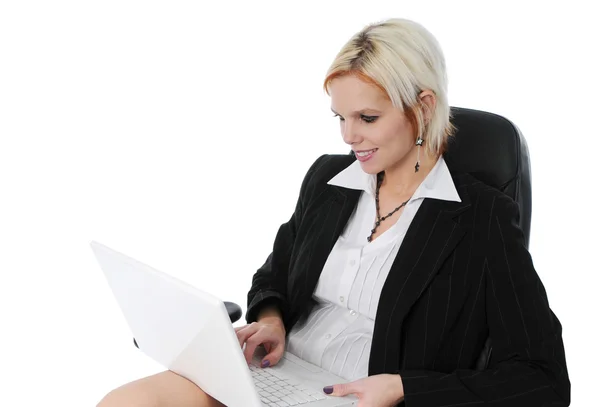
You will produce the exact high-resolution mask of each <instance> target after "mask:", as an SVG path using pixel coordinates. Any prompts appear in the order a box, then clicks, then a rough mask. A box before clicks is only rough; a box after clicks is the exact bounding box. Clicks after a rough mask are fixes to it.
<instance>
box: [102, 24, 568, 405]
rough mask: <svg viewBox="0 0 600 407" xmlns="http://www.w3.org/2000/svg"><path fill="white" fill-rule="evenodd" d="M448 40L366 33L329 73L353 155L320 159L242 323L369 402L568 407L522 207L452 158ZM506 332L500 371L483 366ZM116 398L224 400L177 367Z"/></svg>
mask: <svg viewBox="0 0 600 407" xmlns="http://www.w3.org/2000/svg"><path fill="white" fill-rule="evenodd" d="M445 69H446V68H445V62H444V58H443V54H442V51H441V50H440V47H439V45H438V43H437V42H436V40H435V38H434V37H433V36H432V35H431V34H430V33H429V32H428V31H427V30H425V29H424V28H423V27H422V26H420V25H418V24H416V23H414V22H411V21H407V20H400V19H392V20H387V21H384V22H382V23H379V24H373V25H370V26H368V27H366V28H365V29H363V30H362V31H360V32H359V33H357V34H356V35H355V36H354V37H353V38H352V39H350V41H349V42H348V43H347V44H346V45H345V46H344V47H343V48H342V50H341V51H340V53H339V54H338V55H337V57H336V59H335V61H334V63H333V64H332V66H331V68H330V70H329V72H328V75H327V77H326V80H325V89H326V90H327V92H328V93H329V95H330V96H331V103H332V110H333V112H334V115H335V116H336V117H338V118H339V120H340V128H341V133H342V137H343V139H344V141H345V142H346V143H348V145H349V146H350V147H351V148H352V150H353V151H354V153H355V154H354V155H353V156H346V155H324V156H322V157H320V158H319V159H317V160H316V161H315V163H314V164H313V165H312V167H311V168H310V169H309V171H308V173H307V174H306V177H305V179H304V181H303V183H302V187H301V191H300V196H299V199H298V203H297V206H296V209H295V211H294V213H293V215H292V217H291V219H290V220H289V221H288V222H286V223H285V224H283V225H282V226H281V228H280V229H279V231H278V233H277V236H276V238H275V243H274V247H273V252H272V253H271V255H270V256H269V257H268V259H267V261H266V262H265V264H264V265H263V266H262V267H261V268H260V269H259V270H258V271H257V272H256V274H255V275H254V277H253V281H252V287H251V289H250V292H249V295H248V311H247V315H246V319H247V321H248V323H249V325H246V326H243V327H240V328H237V329H236V332H237V335H238V338H239V340H240V344H242V345H244V344H245V345H246V346H245V350H244V353H245V355H246V358H247V359H248V360H250V358H251V357H252V355H253V354H254V352H255V350H256V348H257V347H258V346H259V345H264V347H265V349H266V350H267V354H266V356H265V357H264V359H263V366H265V367H266V366H269V365H270V366H273V365H275V364H277V363H278V362H279V360H280V358H281V356H282V354H283V351H284V349H285V350H287V351H289V352H291V353H294V354H296V355H297V356H299V357H301V358H303V359H305V360H307V361H309V362H311V363H314V364H317V365H319V366H321V367H323V368H325V369H327V370H329V371H331V372H333V373H335V374H337V375H339V376H341V377H342V378H344V379H346V380H348V383H346V384H340V383H331V386H327V387H326V388H324V389H323V391H324V392H325V393H327V394H330V395H333V396H343V395H346V394H355V395H357V396H358V397H359V398H360V400H361V401H360V404H359V406H361V407H368V406H369V407H370V406H394V405H397V404H399V403H402V402H405V403H406V405H407V406H410V407H413V406H415V407H419V406H447V405H453V406H467V405H468V406H470V405H494V406H545V405H553V406H568V405H569V403H570V382H569V378H568V373H567V368H566V362H565V355H564V347H563V343H562V338H561V325H560V322H559V321H558V320H557V318H556V317H555V315H554V314H553V313H552V311H551V309H550V307H549V305H548V301H547V297H546V293H545V290H544V287H543V284H542V283H541V281H540V279H539V277H538V275H537V273H536V271H535V269H534V267H533V264H532V261H531V258H530V255H529V253H528V252H527V249H526V247H525V245H524V239H523V234H522V231H521V230H520V229H519V228H518V226H517V224H518V222H517V217H518V216H519V214H518V209H517V206H516V204H515V203H514V202H513V201H511V200H510V199H509V198H508V197H506V196H504V195H503V194H502V193H500V192H498V191H496V190H494V189H493V188H490V187H487V186H486V185H484V184H482V183H481V182H479V181H477V180H476V179H474V178H472V177H471V176H469V175H467V174H451V173H450V171H449V169H448V167H447V166H446V163H445V162H444V159H443V156H442V154H443V153H444V151H445V148H446V145H447V141H448V139H449V137H451V135H452V132H453V129H452V126H451V125H450V108H449V104H448V99H447V90H446V88H447V83H446V70H445ZM488 337H490V338H491V340H492V343H493V346H494V352H493V355H492V359H491V360H490V363H489V367H488V368H487V369H486V370H482V371H478V370H474V366H475V364H476V361H477V358H478V356H479V354H480V353H481V350H482V348H483V346H484V344H485V341H486V339H487V338H488ZM100 405H101V406H103V407H108V406H125V405H128V406H132V405H139V406H171V405H173V406H175V405H176V406H213V405H219V403H218V402H216V401H215V400H213V399H211V398H210V397H208V396H207V395H206V394H204V393H203V392H202V390H201V389H199V388H198V387H196V386H195V385H193V384H192V383H190V382H188V381H186V380H185V379H183V378H181V377H179V376H177V375H175V374H173V373H170V372H165V373H161V374H159V375H156V376H152V377H149V378H146V379H142V380H139V381H137V382H133V383H130V384H128V385H125V386H123V387H121V388H119V389H116V390H114V391H113V392H111V393H109V394H108V395H107V396H106V397H105V398H104V399H103V400H102V401H101V403H100Z"/></svg>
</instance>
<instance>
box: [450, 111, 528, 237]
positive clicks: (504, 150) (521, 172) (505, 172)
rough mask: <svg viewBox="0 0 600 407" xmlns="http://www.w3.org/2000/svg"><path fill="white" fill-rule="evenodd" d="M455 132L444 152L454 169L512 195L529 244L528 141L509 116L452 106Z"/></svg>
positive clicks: (451, 168)
mask: <svg viewBox="0 0 600 407" xmlns="http://www.w3.org/2000/svg"><path fill="white" fill-rule="evenodd" d="M452 115H453V118H452V123H453V124H454V125H455V126H456V127H457V131H456V135H455V137H454V138H452V139H451V142H450V143H449V145H448V151H447V153H446V154H445V155H444V158H445V159H446V162H447V164H448V167H449V168H450V170H451V171H458V172H468V173H470V174H471V175H473V176H474V177H476V178H477V179H479V180H481V181H482V182H484V183H486V184H488V185H490V186H493V187H496V188H498V189H500V190H501V191H502V192H504V193H505V194H506V195H508V196H510V197H511V198H512V199H513V200H514V201H515V202H517V204H518V205H519V208H520V219H519V223H520V226H521V229H523V233H524V234H525V240H526V242H527V244H528V245H529V232H530V227H531V166H530V161H529V150H528V148H527V143H526V141H525V139H524V137H523V135H522V134H521V131H520V130H519V128H518V127H517V126H516V125H515V124H514V123H512V122H511V121H509V120H508V119H506V118H504V117H502V116H499V115H496V114H493V113H488V112H483V111H479V110H473V109H465V108H458V107H453V108H452Z"/></svg>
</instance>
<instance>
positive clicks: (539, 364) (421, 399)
mask: <svg viewBox="0 0 600 407" xmlns="http://www.w3.org/2000/svg"><path fill="white" fill-rule="evenodd" d="M492 215H493V216H492V217H491V219H490V225H489V230H488V241H487V247H488V250H487V254H486V257H485V259H486V260H485V265H484V273H485V281H486V307H487V309H486V312H487V319H488V326H489V330H490V337H491V339H492V346H493V352H492V358H491V360H490V363H489V367H488V369H486V370H482V371H475V370H458V371H455V372H452V373H451V374H444V373H439V372H432V371H400V372H398V373H399V374H400V376H401V377H402V382H403V385H404V393H405V401H404V403H405V405H406V407H434V406H439V407H441V406H450V405H451V406H457V407H458V406H469V407H470V406H494V407H503V406H506V407H509V406H510V407H517V406H527V407H536V406H540V407H541V406H555V407H560V406H569V405H570V391H571V385H570V381H569V377H568V373H567V365H566V360H565V351H564V345H563V341H562V327H561V324H560V322H559V320H558V319H557V318H556V316H555V315H554V313H553V312H552V310H551V309H550V307H549V304H548V299H547V296H546V290H545V288H544V286H543V284H542V282H541V281H540V278H539V277H538V275H537V273H536V271H535V269H534V266H533V263H532V260H531V256H530V254H529V252H528V250H527V248H526V245H525V240H524V237H523V233H522V231H521V229H520V228H519V226H518V216H519V215H518V207H517V205H516V204H515V203H514V202H513V201H511V200H509V199H504V198H500V197H496V199H495V201H494V205H493V209H492Z"/></svg>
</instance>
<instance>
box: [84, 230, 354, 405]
mask: <svg viewBox="0 0 600 407" xmlns="http://www.w3.org/2000/svg"><path fill="white" fill-rule="evenodd" d="M91 247H92V250H93V252H94V254H95V256H96V259H97V260H98V263H99V264H100V268H101V269H102V271H103V272H104V274H105V276H106V279H107V280H108V283H109V285H110V288H111V289H112V291H113V293H114V295H115V297H116V299H117V302H118V304H119V306H120V308H121V310H122V312H123V315H124V317H125V319H126V321H127V323H128V325H129V327H130V329H131V331H132V334H133V337H134V338H135V340H136V342H137V345H138V346H139V348H140V350H141V351H142V352H144V353H145V354H146V355H147V356H149V357H150V358H152V359H154V360H155V361H156V362H157V363H159V364H161V365H162V366H164V367H165V368H166V369H168V370H171V371H173V372H175V373H177V374H179V375H181V376H183V377H185V378H187V379H188V380H190V381H192V382H194V383H195V384H196V385H198V387H200V388H201V389H202V390H203V391H204V392H206V393H207V394H209V395H211V396H212V397H214V398H215V399H217V400H219V401H220V402H221V403H223V404H225V405H226V406H228V407H238V406H239V407H259V406H278V407H286V406H296V405H298V406H300V405H302V406H310V407H334V406H336V407H337V406H353V405H356V404H357V403H358V400H357V398H356V397H354V396H348V397H343V398H341V397H332V396H327V395H325V394H324V393H323V387H324V386H327V385H332V384H338V383H344V382H345V381H346V380H344V379H342V378H340V377H338V376H335V375H333V374H330V373H329V372H327V371H324V370H323V369H321V368H319V367H317V366H315V365H312V364H309V363H307V362H305V361H303V360H301V359H299V358H297V357H295V356H294V355H292V354H290V353H288V352H286V353H285V354H284V356H283V358H282V359H281V360H280V362H279V363H278V364H277V365H275V366H273V367H269V368H266V369H262V368H260V361H261V358H260V356H261V354H260V353H257V354H256V355H255V357H254V360H253V363H252V364H251V365H250V366H248V364H247V363H246V360H245V358H244V355H243V350H242V348H241V347H240V344H239V342H238V340H237V336H236V334H235V331H234V328H233V326H232V324H231V321H230V319H229V315H228V313H227V310H226V308H225V305H224V303H223V301H222V300H219V299H218V298H215V297H214V296H212V295H210V294H208V293H206V292H203V291H201V290H199V289H197V288H195V287H193V286H191V285H189V284H187V283H184V282H183V281H180V280H178V279H176V278H174V277H172V276H169V275H167V274H165V273H162V272H160V271H158V270H156V269H154V268H152V267H150V266H148V265H145V264H143V263H141V262H139V261H137V260H134V259H132V258H130V257H128V256H125V255H123V254H121V253H118V252H117V251H115V250H113V249H110V248H108V247H106V246H104V245H102V244H100V243H98V242H91ZM261 349H262V348H261ZM263 352H264V351H263ZM263 355H264V353H263Z"/></svg>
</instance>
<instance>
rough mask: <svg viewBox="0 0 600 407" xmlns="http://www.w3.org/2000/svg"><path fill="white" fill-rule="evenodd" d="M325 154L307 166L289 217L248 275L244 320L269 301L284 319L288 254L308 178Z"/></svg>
mask: <svg viewBox="0 0 600 407" xmlns="http://www.w3.org/2000/svg"><path fill="white" fill-rule="evenodd" d="M325 157H326V155H323V156H321V157H319V158H318V159H317V160H316V161H315V162H314V163H313V164H312V166H311V167H310V169H309V170H308V172H307V173H306V175H305V176H304V180H303V181H302V186H301V188H300V194H299V197H298V201H297V203H296V208H295V210H294V213H293V214H292V216H291V218H290V219H289V220H288V221H287V222H286V223H284V224H282V225H281V226H280V227H279V230H278V232H277V235H276V236H275V242H274V244H273V251H272V252H271V254H269V256H268V257H267V260H266V261H265V263H264V264H263V265H262V266H261V267H260V268H259V269H258V270H257V271H256V273H255V274H254V276H253V277H252V286H251V288H250V291H249V292H248V310H247V312H246V321H247V322H248V323H252V322H255V321H256V319H257V317H258V314H259V312H260V310H261V309H263V308H264V307H266V306H269V305H276V306H277V307H278V308H279V310H280V311H281V313H282V315H283V319H284V321H286V320H287V316H288V315H289V308H290V307H289V304H288V300H287V280H288V271H289V264H290V257H291V253H292V250H293V248H294V243H295V240H296V233H297V231H298V227H299V225H300V223H301V221H302V216H303V212H304V208H305V204H306V202H307V200H308V197H309V195H310V189H311V179H312V176H313V174H314V173H315V172H316V171H317V169H318V168H319V167H320V166H321V164H322V161H323V159H324V158H325Z"/></svg>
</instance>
